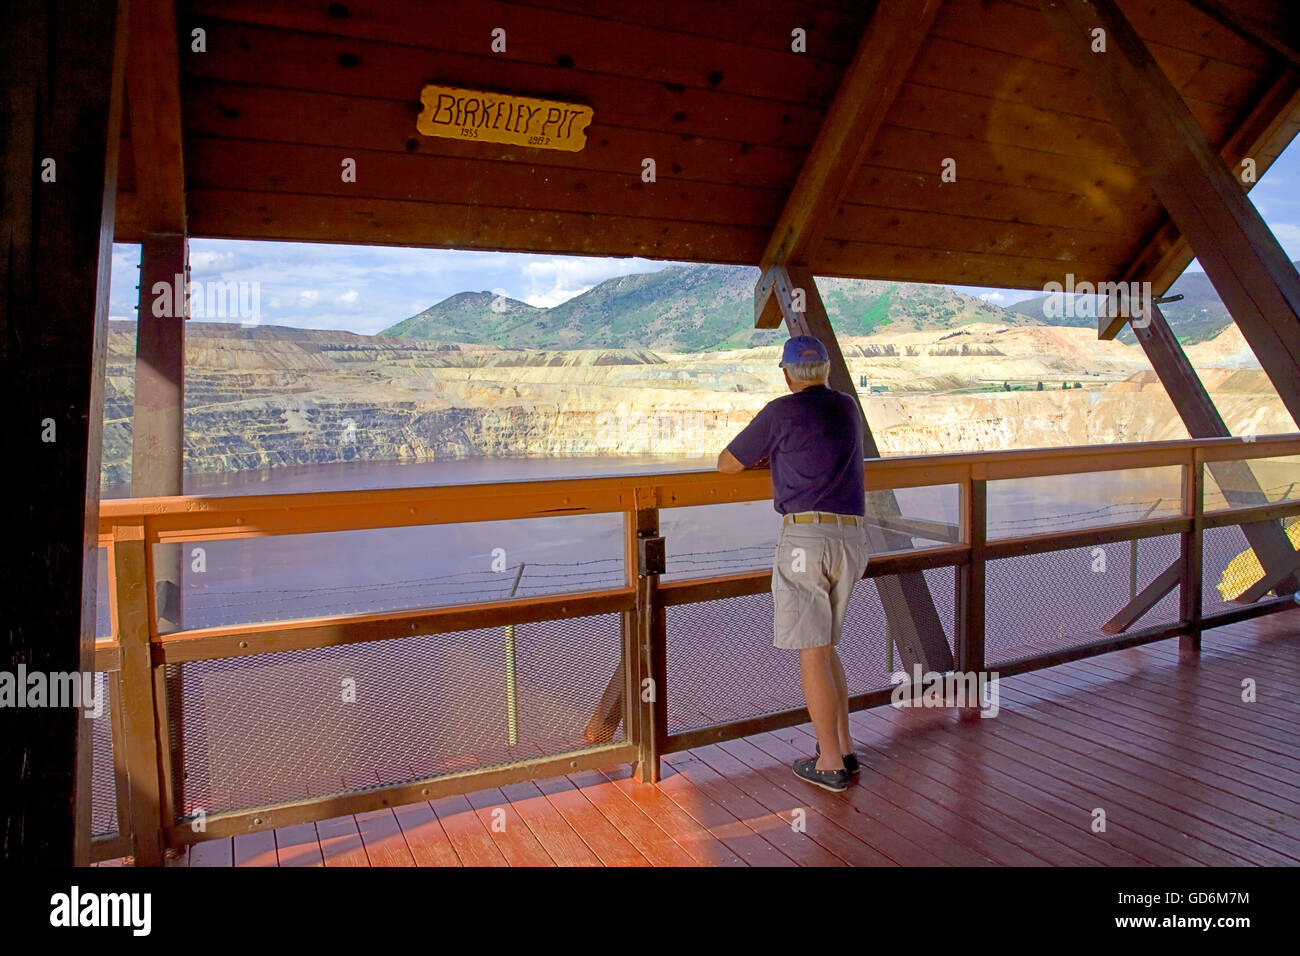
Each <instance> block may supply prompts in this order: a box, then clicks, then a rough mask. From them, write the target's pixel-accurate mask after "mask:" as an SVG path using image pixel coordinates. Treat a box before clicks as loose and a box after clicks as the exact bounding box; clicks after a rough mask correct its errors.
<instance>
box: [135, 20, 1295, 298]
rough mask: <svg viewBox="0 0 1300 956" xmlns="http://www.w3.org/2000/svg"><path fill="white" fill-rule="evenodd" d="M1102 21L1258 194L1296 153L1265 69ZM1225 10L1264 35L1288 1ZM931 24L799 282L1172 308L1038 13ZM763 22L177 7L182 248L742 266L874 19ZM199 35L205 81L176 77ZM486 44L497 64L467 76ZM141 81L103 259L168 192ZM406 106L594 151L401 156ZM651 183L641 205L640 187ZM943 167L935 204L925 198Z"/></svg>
mask: <svg viewBox="0 0 1300 956" xmlns="http://www.w3.org/2000/svg"><path fill="white" fill-rule="evenodd" d="M888 2H890V3H893V2H896V0H888ZM923 5H924V4H923ZM1121 5H1122V7H1123V10H1124V12H1125V14H1126V15H1127V16H1128V17H1129V18H1130V20H1131V21H1132V22H1133V24H1134V26H1135V27H1136V28H1137V30H1138V31H1139V32H1140V33H1141V35H1142V37H1143V39H1144V40H1145V41H1146V42H1147V44H1148V45H1149V47H1150V49H1151V51H1152V53H1153V55H1154V56H1155V58H1156V60H1157V61H1158V63H1159V65H1160V66H1161V68H1162V69H1163V70H1164V72H1165V73H1166V74H1167V75H1168V77H1169V78H1170V80H1171V82H1172V83H1173V84H1174V86H1175V87H1176V88H1177V89H1178V91H1179V93H1180V94H1181V96H1182V97H1183V99H1184V101H1185V103H1186V104H1187V106H1188V108H1189V109H1190V111H1191V113H1192V115H1193V116H1194V117H1195V118H1196V120H1197V121H1198V122H1199V123H1200V124H1201V126H1202V127H1203V129H1204V130H1205V132H1206V134H1207V135H1208V137H1209V139H1210V142H1211V143H1212V144H1213V145H1214V146H1215V147H1216V148H1219V149H1220V150H1221V151H1222V153H1223V155H1224V156H1225V158H1226V159H1228V161H1229V162H1232V163H1234V164H1235V163H1236V162H1237V161H1238V160H1239V159H1240V157H1241V156H1244V155H1250V156H1253V157H1254V158H1255V160H1256V162H1257V166H1258V172H1259V173H1260V174H1262V173H1263V172H1264V170H1265V169H1267V167H1268V165H1269V163H1271V161H1272V160H1273V159H1274V158H1275V157H1276V156H1277V155H1278V154H1279V153H1280V152H1281V151H1282V149H1283V148H1285V146H1286V145H1287V143H1289V142H1290V140H1291V139H1292V138H1293V137H1294V136H1295V134H1296V132H1297V131H1298V130H1300V94H1298V93H1297V91H1298V90H1300V83H1297V79H1296V74H1295V71H1294V70H1293V69H1290V68H1288V63H1287V61H1286V60H1285V59H1284V58H1282V57H1279V56H1278V55H1276V54H1275V53H1273V52H1271V51H1269V50H1268V49H1266V48H1265V47H1263V46H1261V45H1257V44H1255V43H1252V42H1251V41H1249V40H1247V39H1245V38H1243V37H1242V36H1240V35H1239V34H1238V32H1235V31H1234V30H1231V29H1229V28H1228V27H1226V26H1224V25H1222V24H1221V23H1220V22H1217V20H1216V19H1213V18H1211V17H1210V16H1209V15H1207V14H1205V13H1203V12H1201V10H1199V9H1197V7H1196V6H1194V5H1193V4H1192V3H1190V2H1188V0H1122V4H1121ZM1219 5H1220V6H1223V7H1228V8H1231V9H1234V10H1238V11H1245V12H1248V13H1249V15H1250V16H1251V17H1252V18H1253V19H1254V20H1256V21H1259V22H1261V23H1263V24H1265V25H1267V26H1269V27H1273V28H1277V29H1279V30H1281V29H1284V28H1285V27H1286V24H1285V23H1284V22H1283V21H1284V6H1285V4H1284V3H1283V0H1232V2H1230V3H1220V4H1219ZM149 6H150V3H149V0H142V2H141V3H140V4H138V5H137V4H133V10H135V9H137V7H146V8H147V7H149ZM165 6H167V5H166V4H164V7H165ZM934 6H937V8H938V10H937V14H935V16H934V19H933V23H932V25H931V26H930V27H929V30H928V32H927V33H925V35H924V38H923V40H921V42H920V43H919V49H918V50H917V52H916V55H915V58H914V59H908V60H907V61H906V62H904V64H903V67H904V68H903V69H901V70H900V73H902V76H903V77H904V78H903V79H902V81H901V82H900V83H896V84H895V85H896V86H897V93H896V95H892V90H891V96H892V98H891V99H890V100H889V101H888V102H883V103H882V105H881V109H882V121H881V122H879V123H878V128H877V129H876V130H875V131H874V133H873V135H871V136H870V138H869V140H868V141H867V142H866V143H865V144H864V145H863V148H862V151H861V153H860V154H855V157H856V156H858V155H860V156H861V161H860V162H859V161H857V159H856V158H855V160H854V165H853V168H852V169H851V170H849V172H848V175H847V178H846V179H845V180H844V184H843V186H842V188H840V189H838V190H837V191H836V193H835V195H834V196H833V197H832V202H831V203H830V205H829V206H828V208H827V209H826V212H825V215H824V216H821V217H819V222H818V223H817V224H816V228H815V229H814V230H813V234H812V237H811V239H810V241H809V243H808V245H807V246H806V249H805V250H804V255H803V257H802V258H803V259H804V262H805V264H807V265H808V266H809V267H811V269H812V270H813V271H814V272H815V273H817V274H819V275H834V276H847V277H870V278H888V279H898V280H908V281H922V282H954V283H967V284H975V285H985V286H1007V287H1019V288H1032V287H1039V286H1041V285H1043V284H1044V283H1045V282H1048V281H1061V279H1062V277H1063V276H1064V275H1065V274H1066V273H1073V274H1074V275H1075V277H1076V280H1077V281H1082V280H1088V281H1110V280H1118V279H1121V278H1127V277H1132V276H1134V275H1135V273H1137V274H1140V275H1141V277H1144V278H1153V280H1154V281H1156V284H1157V286H1158V288H1163V286H1164V285H1167V284H1168V282H1170V281H1172V280H1173V278H1174V277H1175V276H1176V275H1177V273H1178V272H1179V271H1181V269H1182V268H1183V266H1185V265H1186V262H1187V261H1188V260H1189V259H1190V253H1189V252H1188V251H1187V250H1186V248H1185V247H1183V246H1182V245H1181V244H1180V243H1179V242H1178V236H1177V233H1176V232H1175V231H1174V230H1173V229H1172V228H1171V227H1170V225H1169V224H1168V222H1167V217H1166V215H1165V213H1164V210H1163V209H1162V207H1161V205H1160V203H1159V201H1158V200H1157V199H1156V196H1155V195H1154V193H1153V192H1152V191H1151V189H1150V187H1149V186H1148V185H1147V184H1146V182H1145V181H1144V179H1143V176H1142V174H1141V170H1140V168H1139V166H1138V163H1137V160H1136V159H1135V158H1134V157H1133V155H1132V154H1131V153H1130V151H1129V150H1128V148H1127V147H1126V145H1125V142H1124V139H1123V137H1122V135H1121V133H1120V131H1119V130H1118V129H1117V127H1116V126H1115V125H1114V124H1113V123H1112V122H1111V120H1110V119H1109V118H1108V116H1107V115H1106V111H1105V110H1104V109H1103V108H1102V106H1101V105H1100V104H1099V102H1098V101H1097V99H1096V97H1095V96H1094V95H1093V94H1092V91H1091V89H1090V87H1089V85H1088V83H1087V81H1086V80H1085V79H1084V78H1083V77H1082V76H1080V75H1078V72H1077V70H1076V69H1075V68H1074V67H1073V60H1072V59H1071V57H1070V56H1068V55H1067V54H1066V53H1065V52H1064V51H1062V50H1061V48H1060V45H1059V43H1058V41H1057V40H1056V38H1055V35H1054V33H1053V31H1052V30H1051V29H1050V28H1049V27H1048V25H1047V23H1046V22H1045V17H1044V16H1043V14H1042V12H1041V11H1040V10H1039V9H1038V8H1037V4H1036V3H1035V2H1034V0H944V2H942V3H941V4H939V3H935V4H934ZM758 10H759V7H758V5H756V4H751V3H747V2H745V0H715V2H707V3H702V2H700V0H657V2H655V3H643V2H640V0H631V2H602V3H599V4H596V3H592V2H590V0H530V2H529V3H528V4H527V5H524V4H517V3H502V2H483V0H458V2H450V3H429V4H426V3H419V2H416V0H349V2H347V3H328V2H324V0H277V2H274V3H268V2H266V0H182V2H181V3H180V4H179V5H178V6H177V9H176V14H175V16H176V21H177V27H178V28H179V33H180V38H181V44H180V48H179V54H178V60H179V73H180V94H179V104H180V109H179V111H180V121H179V122H180V129H181V137H180V138H181V140H182V151H183V157H184V158H183V170H184V178H183V188H184V191H185V192H184V197H183V198H184V210H185V217H186V225H187V228H188V232H189V234H190V235H192V236H206V237H222V238H245V239H275V240H301V241H317V242H321V241H326V242H347V243H377V244H397V245H412V246H428V247H448V248H461V249H496V250H509V251H528V252H550V253H560V254H577V255H601V256H630V255H640V256H646V257H651V258H661V259H676V260H695V261H702V262H720V263H740V264H746V265H758V264H759V263H760V261H762V260H763V259H764V254H765V250H767V249H768V247H769V242H770V240H771V239H772V236H773V230H774V228H775V227H776V225H777V223H778V220H779V219H780V218H781V215H782V211H783V209H785V208H786V204H787V200H788V198H789V197H790V195H791V191H792V190H793V189H794V187H795V184H796V181H797V180H798V179H799V177H800V172H801V170H802V169H803V168H804V166H805V163H806V162H807V161H808V157H809V155H810V151H811V150H812V149H813V146H814V142H815V141H816V140H817V137H818V133H819V130H820V129H821V127H822V125H823V121H824V120H825V119H826V116H827V113H828V110H829V109H830V107H831V104H832V103H833V101H834V100H835V98H836V94H837V92H838V91H839V90H840V88H841V84H842V82H843V81H844V78H845V76H846V73H847V72H849V68H850V64H851V63H852V62H853V60H854V56H855V51H856V50H857V49H858V46H859V41H860V39H861V38H862V37H863V35H864V31H865V30H866V28H867V26H868V23H869V21H870V20H871V19H872V13H873V11H872V5H871V4H858V3H852V2H842V3H841V2H834V0H766V2H764V3H763V4H762V6H761V13H759V12H757V11H758ZM196 27H202V28H203V29H204V30H205V31H206V42H207V52H205V53H194V52H191V50H190V48H189V41H190V31H191V30H192V29H194V28H196ZM496 27H503V28H505V29H506V31H507V52H506V53H504V54H502V53H492V52H491V51H490V49H489V44H490V40H491V31H492V30H493V29H494V28H496ZM795 27H803V28H804V29H806V31H807V37H808V39H807V44H808V52H807V53H806V54H797V53H792V52H791V50H790V38H791V30H792V29H794V28H795ZM135 29H137V27H136V25H135V24H133V30H135ZM133 36H134V34H133ZM149 69H150V67H149V66H148V65H145V66H141V65H140V57H139V55H138V54H137V52H136V50H135V48H133V50H132V60H131V62H130V66H129V71H128V81H127V99H128V122H127V123H125V124H124V128H125V129H127V130H128V131H129V135H133V136H135V138H136V140H137V141H141V142H142V141H143V140H142V139H141V137H142V135H143V138H144V140H147V141H148V143H149V144H150V145H149V146H148V147H147V148H143V150H142V151H144V152H146V153H148V154H149V155H143V156H142V155H137V154H136V152H135V151H134V150H133V149H131V148H124V149H123V151H122V160H121V173H120V179H119V193H118V224H117V238H118V239H119V240H120V241H138V240H139V239H140V237H141V236H142V234H143V232H144V230H145V229H158V228H159V226H158V224H157V217H156V216H153V215H152V212H153V210H155V208H156V207H157V206H158V204H159V200H157V199H151V198H150V194H152V193H154V192H156V190H157V189H158V187H156V186H148V187H147V189H148V193H145V194H141V195H138V194H137V192H136V190H137V181H138V179H139V177H138V174H137V172H136V170H139V169H143V168H149V169H150V171H151V173H153V174H154V178H155V179H158V178H159V177H158V175H157V172H158V170H159V169H160V168H164V169H165V166H166V163H167V162H169V161H171V160H172V159H173V158H174V160H175V162H176V165H177V168H178V169H179V168H180V160H179V157H172V158H169V157H168V156H167V155H166V154H167V152H168V149H167V145H166V144H167V142H168V141H167V138H166V136H165V135H159V134H158V133H157V129H158V126H157V123H156V122H155V123H154V125H152V126H142V125H141V123H142V121H143V120H144V119H146V118H150V119H151V120H156V119H157V115H158V114H159V113H161V114H162V119H163V120H164V121H165V120H166V119H167V115H166V113H167V105H166V104H167V97H166V90H165V87H166V82H165V78H166V76H167V73H166V64H163V67H162V68H161V69H160V70H158V69H157V68H155V72H154V73H153V74H150V73H149V72H147V71H148V70H149ZM151 77H152V80H151ZM159 77H162V78H163V80H162V81H161V82H160V81H159V80H158V78H159ZM895 79H897V77H895ZM428 83H444V84H447V85H455V86H463V87H471V88H475V89H484V90H496V91H502V92H512V93H521V94H527V95H532V96H542V97H550V98H555V99H563V100H569V101H575V102H583V103H588V104H590V105H591V106H592V107H593V108H594V111H595V118H594V120H593V121H592V123H591V125H590V127H589V128H588V130H587V146H586V148H585V149H584V150H582V151H581V152H576V153H567V152H557V151H551V150H537V149H530V148H524V147H516V146H503V145H493V144H487V143H469V142H459V141H454V140H448V139H436V138H431V137H428V136H424V135H421V134H420V133H418V132H417V130H416V125H415V121H416V116H417V114H418V113H419V111H420V103H419V96H420V90H421V88H422V87H423V86H424V85H425V84H428ZM173 95H174V91H173ZM160 104H161V105H160ZM142 129H143V130H144V131H145V132H144V133H143V134H142V132H141V130H142ZM125 146H127V144H125V143H124V147H125ZM344 157H351V158H354V159H355V160H356V162H357V181H356V182H355V183H348V182H343V181H342V177H341V176H340V163H341V161H342V159H343V158H344ZM647 157H649V158H653V159H654V160H655V162H656V165H657V182H655V183H644V182H642V179H641V171H642V160H643V159H644V158H647ZM949 157H951V158H952V159H954V160H955V161H956V173H957V181H956V182H955V183H945V182H942V181H941V179H940V173H941V163H942V162H943V160H944V159H945V158H949ZM162 178H164V179H165V177H162ZM175 178H176V179H177V180H178V181H179V178H180V177H179V173H178V174H177V176H176V177H175ZM141 185H142V189H145V185H144V184H141ZM151 222H152V225H150V223H151ZM1162 278H1163V280H1164V281H1163V282H1162V281H1161V279H1162Z"/></svg>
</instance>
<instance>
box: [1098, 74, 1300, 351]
mask: <svg viewBox="0 0 1300 956" xmlns="http://www.w3.org/2000/svg"><path fill="white" fill-rule="evenodd" d="M1297 120H1300V71H1297V70H1294V69H1291V68H1287V69H1284V70H1283V71H1282V72H1281V73H1280V74H1279V75H1278V77H1277V79H1276V80H1275V81H1274V82H1273V84H1272V86H1270V87H1269V89H1268V91H1267V92H1266V93H1265V94H1264V95H1263V96H1262V97H1261V98H1260V99H1259V101H1258V102H1257V103H1255V105H1254V107H1253V108H1252V109H1251V111H1250V113H1249V115H1247V117H1246V118H1245V120H1244V121H1243V122H1242V123H1241V125H1240V126H1239V127H1238V128H1237V131H1236V132H1235V133H1234V134H1233V135H1232V136H1231V137H1230V138H1229V139H1228V141H1227V143H1225V144H1224V146H1223V148H1222V149H1221V150H1219V156H1220V157H1221V158H1222V159H1223V164H1224V165H1225V166H1227V167H1228V169H1230V170H1234V171H1235V172H1236V174H1237V175H1236V178H1237V181H1238V182H1240V183H1241V187H1242V190H1243V191H1244V192H1249V191H1250V190H1251V188H1252V187H1253V186H1254V185H1255V183H1256V182H1258V181H1259V179H1260V177H1262V176H1263V175H1264V174H1265V173H1266V172H1268V170H1269V167H1270V166H1272V164H1273V162H1274V161H1275V160H1276V159H1277V157H1278V156H1280V155H1281V154H1282V151H1283V150H1285V149H1286V147H1287V145H1288V144H1289V143H1290V142H1291V139H1292V136H1293V135H1294V129H1293V126H1294V122H1295V121H1297ZM1247 159H1250V160H1253V161H1254V177H1253V178H1250V179H1246V180H1243V179H1242V178H1241V172H1242V169H1243V167H1242V162H1243V161H1244V160H1247ZM1194 258H1195V256H1194V255H1193V253H1192V249H1191V246H1189V245H1188V243H1187V237H1186V236H1184V235H1183V234H1182V233H1181V232H1179V231H1178V227H1177V226H1176V225H1174V223H1173V221H1172V220H1170V219H1169V218H1168V216H1166V217H1165V219H1164V221H1163V222H1162V223H1161V224H1160V226H1159V227H1157V228H1156V229H1155V230H1154V231H1153V232H1152V234H1151V238H1150V239H1149V240H1148V241H1147V243H1146V245H1145V246H1144V247H1143V250H1142V252H1141V253H1140V254H1139V255H1138V256H1137V257H1136V258H1135V259H1134V260H1133V264H1132V266H1131V267H1130V268H1129V270H1128V272H1127V273H1125V275H1124V278H1123V281H1124V282H1150V283H1151V288H1152V291H1153V293H1154V294H1155V295H1164V294H1165V292H1166V291H1167V290H1168V289H1169V287H1170V286H1171V285H1173V284H1174V282H1175V281H1176V280H1177V279H1178V277H1179V276H1180V275H1182V274H1183V272H1184V271H1185V270H1186V269H1187V266H1188V265H1189V264H1190V263H1191V261H1192V259H1194ZM1101 324H1102V325H1103V328H1101V329H1100V330H1099V337H1100V338H1103V339H1112V338H1114V337H1115V336H1116V335H1118V334H1119V333H1120V331H1121V330H1122V329H1123V328H1124V322H1123V321H1122V320H1120V321H1114V322H1109V321H1103V322H1102V323H1101Z"/></svg>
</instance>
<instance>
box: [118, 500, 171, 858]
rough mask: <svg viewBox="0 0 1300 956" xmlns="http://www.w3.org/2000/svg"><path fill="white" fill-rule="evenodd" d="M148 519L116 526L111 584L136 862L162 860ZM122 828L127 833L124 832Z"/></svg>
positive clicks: (127, 810) (124, 810)
mask: <svg viewBox="0 0 1300 956" xmlns="http://www.w3.org/2000/svg"><path fill="white" fill-rule="evenodd" d="M147 547H148V545H147V543H146V541H145V532H144V522H140V523H138V524H135V525H122V526H119V527H117V528H114V529H113V546H112V549H111V554H112V560H113V586H114V588H115V589H116V592H117V593H116V595H115V598H116V600H115V602H114V604H115V607H116V609H117V618H116V620H115V621H114V622H113V631H114V634H115V635H116V637H117V639H118V642H119V644H120V645H121V655H122V687H123V688H124V690H125V693H124V694H123V699H122V700H121V701H119V702H118V703H120V704H121V707H122V710H123V714H122V724H123V730H124V736H125V739H126V747H125V751H126V753H125V759H126V774H127V779H128V781H129V783H130V788H131V800H130V805H129V806H126V807H118V815H119V816H125V817H126V818H127V819H128V820H129V821H130V830H129V832H130V834H131V847H132V850H131V855H132V856H133V857H134V858H135V863H136V865H137V866H161V865H162V863H163V825H164V822H170V821H164V819H163V804H162V787H161V761H160V757H161V754H160V747H159V733H158V727H159V724H158V713H157V710H156V709H155V703H156V698H155V695H154V670H155V668H157V669H158V670H161V669H162V668H161V665H155V664H154V661H153V653H152V648H151V646H150V631H151V628H150V627H149V596H148V591H147V583H148V580H149V571H148V558H147V557H146V555H145V551H146V549H147ZM123 832H128V831H126V830H124V831H123Z"/></svg>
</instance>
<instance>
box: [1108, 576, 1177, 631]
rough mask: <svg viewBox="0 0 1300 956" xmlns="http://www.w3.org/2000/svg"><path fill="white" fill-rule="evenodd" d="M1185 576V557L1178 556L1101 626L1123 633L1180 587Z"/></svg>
mask: <svg viewBox="0 0 1300 956" xmlns="http://www.w3.org/2000/svg"><path fill="white" fill-rule="evenodd" d="M1182 577H1183V559H1182V558H1176V559H1175V560H1174V562H1173V563H1172V564H1170V565H1169V567H1167V568H1165V570H1164V571H1162V572H1161V573H1160V574H1159V575H1157V576H1156V578H1155V580H1154V581H1152V582H1151V583H1150V584H1148V585H1147V586H1146V587H1144V588H1143V589H1142V590H1141V591H1139V592H1138V594H1137V596H1136V597H1134V598H1133V600H1131V601H1129V602H1128V604H1126V605H1124V607H1122V608H1120V610H1119V612H1118V613H1117V614H1116V615H1115V616H1114V617H1112V618H1111V619H1110V620H1109V621H1107V622H1106V623H1105V624H1103V625H1102V626H1101V629H1102V630H1103V631H1105V632H1106V633H1107V634H1122V633H1123V632H1124V631H1127V630H1128V629H1129V628H1130V627H1132V626H1133V625H1134V624H1136V623H1137V621H1138V619H1139V618H1140V617H1142V615H1143V614H1145V613H1146V612H1147V611H1149V610H1151V609H1152V608H1153V607H1155V606H1156V605H1157V604H1159V603H1160V601H1161V600H1162V599H1163V598H1164V596H1165V595H1166V594H1168V593H1169V592H1170V591H1172V590H1173V589H1174V588H1176V587H1178V582H1179V581H1181V580H1182Z"/></svg>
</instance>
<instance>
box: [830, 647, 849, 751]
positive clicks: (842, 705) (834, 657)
mask: <svg viewBox="0 0 1300 956" xmlns="http://www.w3.org/2000/svg"><path fill="white" fill-rule="evenodd" d="M830 660H831V672H832V673H833V674H834V676H835V689H836V693H837V694H838V697H839V700H838V701H837V702H836V706H837V707H838V708H839V717H838V718H837V720H836V730H837V731H838V733H839V739H840V753H841V754H844V755H847V754H851V753H853V737H852V736H851V735H850V734H849V682H848V680H847V679H846V678H845V676H844V664H843V663H842V662H841V661H840V654H839V651H837V650H836V649H835V647H834V645H832V646H831V653H830Z"/></svg>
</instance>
